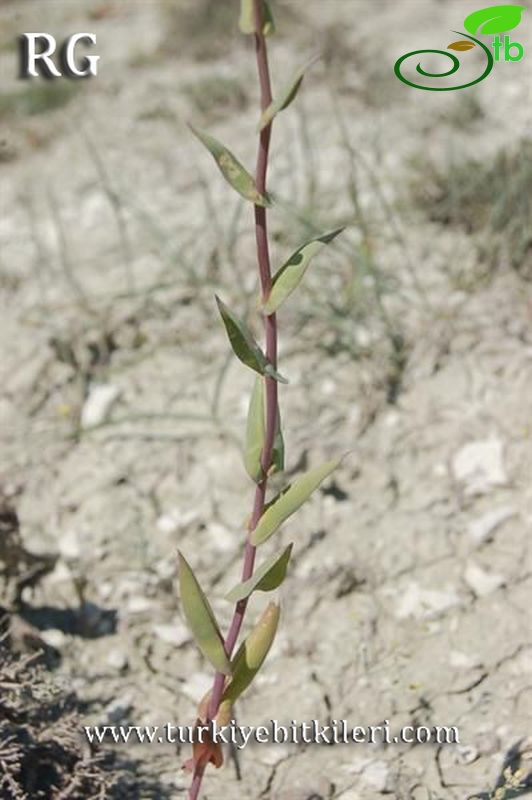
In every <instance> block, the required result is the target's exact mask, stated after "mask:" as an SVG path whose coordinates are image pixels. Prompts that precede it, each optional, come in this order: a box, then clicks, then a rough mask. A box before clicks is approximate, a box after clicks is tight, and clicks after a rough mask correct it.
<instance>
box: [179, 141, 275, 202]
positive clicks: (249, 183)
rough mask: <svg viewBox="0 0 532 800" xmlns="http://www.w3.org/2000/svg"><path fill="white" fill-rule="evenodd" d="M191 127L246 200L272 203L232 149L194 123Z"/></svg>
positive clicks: (232, 184)
mask: <svg viewBox="0 0 532 800" xmlns="http://www.w3.org/2000/svg"><path fill="white" fill-rule="evenodd" d="M189 128H190V130H191V131H192V133H193V134H194V136H196V137H197V138H198V139H199V140H200V142H201V143H202V144H203V145H205V147H206V148H207V150H208V151H209V153H210V154H211V155H212V157H213V158H214V160H215V161H216V163H217V165H218V168H219V170H220V172H221V173H222V175H223V176H224V178H225V179H226V181H227V182H228V183H229V184H230V185H231V186H232V187H233V189H235V190H236V191H237V192H238V193H239V194H240V195H242V197H245V199H246V200H249V201H251V202H252V203H254V204H255V205H257V206H269V205H270V201H269V199H268V198H267V197H265V196H264V195H262V194H260V192H259V191H258V189H257V187H256V186H255V181H254V180H253V178H252V177H251V175H250V174H249V172H248V171H247V170H246V169H245V167H243V166H242V164H241V163H240V161H238V159H237V158H236V157H235V156H234V155H233V154H232V153H231V151H230V150H228V149H227V148H226V147H224V145H223V144H222V143H221V142H219V141H218V139H215V138H214V136H209V134H208V133H205V132H204V131H200V130H198V129H197V128H194V127H193V126H192V125H189Z"/></svg>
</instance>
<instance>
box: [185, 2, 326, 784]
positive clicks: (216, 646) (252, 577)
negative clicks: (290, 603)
mask: <svg viewBox="0 0 532 800" xmlns="http://www.w3.org/2000/svg"><path fill="white" fill-rule="evenodd" d="M239 25H240V30H241V31H242V33H244V34H246V35H249V36H253V39H254V43H255V54H256V61H257V71H258V80H259V85H260V116H259V124H258V152H257V162H256V167H255V173H254V175H252V174H251V173H250V172H248V171H247V170H246V168H245V167H244V166H243V165H242V164H241V162H240V161H239V160H238V158H237V157H236V156H235V155H234V154H233V153H232V152H231V150H230V149H228V148H227V147H226V146H225V145H223V144H222V143H221V142H219V141H218V140H217V139H215V138H214V137H213V136H211V135H210V134H208V133H206V132H204V131H200V130H198V129H197V128H194V127H192V126H191V130H192V132H193V134H194V135H195V136H196V137H197V139H198V140H199V141H200V142H201V144H202V145H203V146H204V147H205V148H207V150H208V151H209V153H210V154H211V155H212V157H213V158H214V160H215V162H216V164H217V166H218V168H219V170H220V172H221V173H222V175H223V177H224V178H225V180H226V181H227V183H228V184H229V186H230V187H231V188H232V189H233V190H235V191H236V192H238V193H239V194H240V195H241V196H242V197H243V198H244V199H245V200H246V201H248V202H249V203H250V206H251V207H252V208H253V213H254V224H255V240H256V253H257V266H258V275H259V283H260V303H259V314H260V316H261V319H262V324H263V331H264V346H261V345H260V344H259V343H258V342H257V341H256V340H255V338H254V336H253V334H252V332H251V330H250V329H249V327H248V326H247V325H246V323H245V322H244V321H243V320H242V319H241V318H240V317H239V316H238V315H237V314H235V313H234V311H233V310H232V309H230V308H229V307H228V306H227V305H226V304H225V302H224V301H223V300H222V299H221V298H219V297H216V304H217V307H218V312H219V314H220V317H221V321H222V323H223V327H224V328H225V331H226V334H227V338H228V341H229V344H230V346H231V348H232V350H233V352H234V355H235V356H236V357H237V358H238V359H239V360H240V361H241V362H242V364H243V365H244V366H245V367H247V368H248V369H250V370H252V371H253V372H254V373H255V374H256V380H255V385H254V388H253V391H252V394H251V399H250V403H249V411H248V419H247V425H246V436H245V445H244V465H245V468H246V471H247V473H248V475H249V477H250V479H251V480H252V481H253V482H254V483H255V493H254V500H253V508H252V513H251V516H250V518H249V524H248V531H247V532H246V540H245V543H244V553H243V565H242V572H241V580H240V582H239V583H238V584H237V585H236V586H234V588H233V589H231V591H230V592H229V593H228V594H227V600H228V601H229V602H230V603H232V604H234V611H233V617H232V621H231V624H230V627H229V630H228V632H227V633H226V635H225V636H224V635H223V634H222V632H221V630H220V627H219V625H218V623H217V621H216V618H215V615H214V613H213V610H212V608H211V606H210V604H209V601H208V599H207V597H206V596H205V594H204V592H203V590H202V588H201V586H200V582H199V581H198V579H197V578H196V576H195V575H194V572H193V570H192V567H191V566H190V564H189V561H188V560H186V559H185V557H184V556H183V555H182V554H179V588H180V596H181V607H182V610H183V613H184V616H185V617H186V620H187V622H188V625H189V627H190V630H191V632H192V635H193V638H194V640H195V642H196V644H197V646H198V648H199V650H200V651H201V653H202V654H203V656H204V657H205V658H206V659H207V660H208V661H209V662H210V664H211V666H212V668H213V670H214V677H213V685H212V689H211V690H210V691H209V692H208V694H207V695H206V696H205V697H204V698H203V700H202V701H201V703H200V705H199V708H198V714H197V723H196V725H197V727H200V726H206V727H205V728H204V731H203V735H202V737H201V738H202V741H201V742H200V741H198V742H195V744H194V746H193V752H192V758H191V759H190V760H189V761H188V762H187V763H186V765H185V766H186V768H188V769H190V770H191V771H192V783H191V786H190V789H189V793H188V797H189V800H196V798H197V797H199V794H200V790H201V784H202V780H203V775H204V773H205V770H206V768H207V767H208V765H209V764H210V763H212V764H214V766H215V767H220V766H221V765H222V763H223V754H222V752H221V746H220V744H218V743H215V742H213V741H212V740H211V739H210V738H209V734H208V726H209V723H211V722H212V721H213V720H215V719H216V720H217V722H219V723H220V724H226V723H227V722H228V721H229V720H230V719H231V715H232V713H233V712H232V709H233V705H234V703H235V701H236V700H237V699H238V698H239V697H240V695H241V694H242V693H243V692H244V691H245V690H246V689H247V688H248V687H249V685H250V684H251V682H252V681H253V679H254V677H255V675H256V674H257V673H258V671H259V669H260V668H261V666H262V664H263V662H264V660H265V659H266V656H267V655H268V651H269V650H270V647H271V645H272V643H273V641H274V638H275V634H276V631H277V626H278V623H279V614H280V608H279V605H278V604H277V603H275V602H271V603H269V605H267V607H266V609H265V610H264V611H263V612H262V614H261V615H260V616H259V618H258V620H257V622H256V623H255V625H254V626H253V627H252V629H251V632H250V633H249V635H248V636H247V638H245V639H244V641H242V642H241V644H240V645H239V647H238V649H236V652H235V648H236V645H237V643H238V640H239V637H240V631H241V627H242V623H243V621H244V617H245V614H246V610H247V606H248V601H249V598H250V596H251V595H252V593H253V592H258V591H260V592H271V591H274V590H275V589H277V588H278V587H279V586H280V585H281V583H282V582H283V581H284V579H285V577H286V574H287V570H288V566H289V561H290V556H291V553H292V547H293V545H292V544H290V545H288V546H287V547H285V548H284V549H283V550H281V551H279V552H276V553H275V554H274V555H273V556H271V557H269V558H266V559H260V562H259V563H258V566H257V568H256V569H255V561H256V556H257V549H259V548H260V547H261V545H262V544H263V543H264V542H266V541H267V540H268V539H270V537H272V536H273V535H274V534H275V533H276V532H277V531H278V530H279V528H280V527H281V526H282V524H283V523H284V522H285V521H286V520H287V519H288V518H289V517H290V516H291V515H292V514H294V513H295V512H296V511H297V510H298V509H299V508H300V507H301V506H302V505H303V503H305V501H306V500H308V498H309V497H310V496H311V495H312V493H313V492H314V491H315V490H316V489H317V488H318V487H319V486H320V484H321V483H322V482H323V481H324V480H325V479H326V478H327V477H328V476H329V475H330V474H331V473H332V472H333V470H334V469H335V468H336V467H337V466H338V463H339V459H334V460H332V461H328V462H326V463H325V464H322V465H321V466H316V467H314V468H312V469H311V470H309V471H308V472H307V473H306V474H304V475H302V476H300V477H298V478H297V479H296V480H294V481H293V483H291V484H289V485H287V486H285V488H284V489H283V490H282V491H281V492H280V493H279V494H278V495H277V496H275V497H274V498H273V499H270V500H268V501H267V489H268V479H269V477H270V476H271V475H272V474H273V473H274V472H282V470H283V469H284V443H283V436H282V431H281V417H280V413H279V401H278V385H279V383H287V381H286V379H285V378H284V377H283V376H282V375H281V374H280V373H279V372H278V367H277V316H276V314H277V312H278V311H279V310H280V309H281V308H282V306H283V304H284V302H285V301H287V300H288V298H289V297H290V296H291V295H292V293H293V292H294V291H295V290H296V289H297V287H298V285H299V284H300V282H301V281H302V279H303V277H304V275H305V272H306V270H307V268H308V266H309V263H310V261H311V259H312V258H313V256H315V255H316V254H317V253H318V252H319V251H320V250H321V249H322V248H323V247H324V246H325V245H327V244H329V243H330V242H331V241H332V240H333V239H334V238H335V237H336V236H337V235H338V234H339V233H340V230H335V231H333V232H331V233H324V234H323V235H322V236H320V237H318V238H314V239H312V240H311V241H309V242H306V243H303V244H302V245H301V246H300V247H299V248H298V249H297V250H296V252H295V253H293V254H292V255H291V256H290V257H289V258H288V259H287V260H286V261H285V262H284V263H283V264H282V265H281V266H280V267H279V269H278V270H277V271H276V272H275V273H274V274H272V269H271V265H270V253H269V243H268V230H267V214H268V209H269V208H270V206H271V205H272V200H271V197H270V195H269V194H268V191H267V186H266V183H267V182H266V177H267V170H268V159H269V151H270V138H271V133H272V125H273V123H274V120H275V117H276V116H277V114H279V113H280V112H281V111H283V110H284V109H285V108H287V107H288V106H289V105H290V103H291V102H292V101H293V100H294V98H295V97H296V95H297V93H298V90H299V88H300V86H301V83H302V81H303V77H304V73H305V68H303V69H299V70H297V71H296V72H295V74H294V77H293V79H292V80H291V81H290V82H288V83H287V85H286V86H284V87H283V88H281V90H280V92H279V94H278V96H277V97H276V98H275V99H274V98H273V96H272V89H271V82H270V72H269V66H268V52H267V44H266V39H267V36H269V35H270V34H272V33H273V32H274V22H273V16H272V11H271V8H270V5H269V3H268V2H267V0H241V9H240V21H239ZM310 63H312V62H310ZM205 729H206V730H207V734H205Z"/></svg>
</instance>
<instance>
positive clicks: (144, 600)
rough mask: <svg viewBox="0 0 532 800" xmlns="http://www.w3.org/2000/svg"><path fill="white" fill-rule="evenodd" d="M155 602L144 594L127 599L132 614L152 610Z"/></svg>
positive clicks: (128, 608) (127, 606)
mask: <svg viewBox="0 0 532 800" xmlns="http://www.w3.org/2000/svg"><path fill="white" fill-rule="evenodd" d="M154 606H155V603H154V602H153V600H150V599H149V598H148V597H144V596H143V595H141V594H139V595H133V597H130V598H129V599H128V601H127V605H126V608H127V610H128V611H129V613H130V614H142V613H143V612H144V611H151V610H152V609H153V607H154Z"/></svg>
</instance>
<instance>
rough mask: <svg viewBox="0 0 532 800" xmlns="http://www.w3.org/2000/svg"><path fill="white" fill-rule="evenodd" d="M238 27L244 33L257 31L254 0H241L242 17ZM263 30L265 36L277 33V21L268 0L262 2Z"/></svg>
mask: <svg viewBox="0 0 532 800" xmlns="http://www.w3.org/2000/svg"><path fill="white" fill-rule="evenodd" d="M238 27H239V28H240V31H241V32H242V33H246V34H248V33H255V13H254V11H253V0H240V19H239V21H238ZM262 32H263V34H264V36H269V35H270V34H271V33H275V23H274V21H273V14H272V10H271V8H270V4H269V3H268V0H263V3H262Z"/></svg>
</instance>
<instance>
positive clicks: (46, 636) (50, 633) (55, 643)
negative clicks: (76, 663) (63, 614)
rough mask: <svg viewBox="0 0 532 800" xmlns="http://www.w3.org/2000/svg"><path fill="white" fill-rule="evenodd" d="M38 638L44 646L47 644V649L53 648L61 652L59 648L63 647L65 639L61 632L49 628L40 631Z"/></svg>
mask: <svg viewBox="0 0 532 800" xmlns="http://www.w3.org/2000/svg"><path fill="white" fill-rule="evenodd" d="M40 637H41V639H42V640H43V642H44V643H45V644H47V645H48V646H49V647H53V648H54V649H55V650H61V648H62V647H64V645H65V641H66V638H67V637H66V636H65V634H64V633H63V631H60V630H58V629H57V628H50V629H49V630H47V631H41V632H40Z"/></svg>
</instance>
